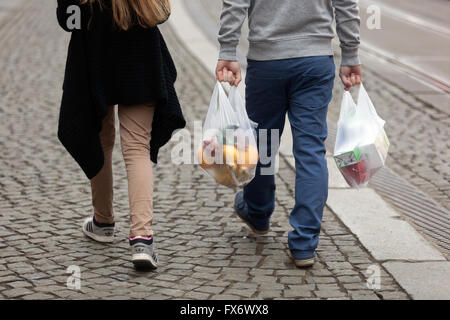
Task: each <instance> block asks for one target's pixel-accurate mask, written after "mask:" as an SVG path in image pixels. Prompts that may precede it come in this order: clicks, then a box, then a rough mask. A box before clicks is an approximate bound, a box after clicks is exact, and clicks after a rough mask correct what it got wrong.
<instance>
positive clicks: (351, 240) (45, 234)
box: [0, 1, 409, 299]
mask: <svg viewBox="0 0 450 320" xmlns="http://www.w3.org/2000/svg"><path fill="white" fill-rule="evenodd" d="M54 6H55V3H54V2H52V1H26V2H25V3H24V4H23V5H22V7H21V10H19V11H15V12H13V13H11V15H10V16H8V19H7V20H4V21H3V22H2V24H1V28H0V70H2V72H1V73H0V150H1V153H0V239H1V240H2V241H0V298H2V299H61V298H70V299H95V298H103V299H139V298H145V299H172V298H183V299H218V298H220V299H248V298H256V299H262V298H264V299H272V298H275V299H277V298H286V299H323V298H328V299H335V298H338V299H409V296H408V295H407V294H406V293H405V292H404V291H403V290H402V289H401V288H400V287H399V286H398V284H397V283H396V282H395V281H394V280H393V278H392V277H391V276H390V275H389V274H388V273H387V272H385V270H384V269H383V268H382V266H381V265H380V264H379V263H378V262H377V261H375V260H374V259H373V258H372V257H371V256H370V255H369V254H368V253H367V252H366V251H365V250H364V249H363V248H362V246H361V244H360V243H359V242H358V241H357V239H356V238H355V237H354V236H353V235H352V234H351V233H350V232H349V230H347V229H346V228H345V227H344V226H343V225H342V224H341V223H340V222H339V221H338V219H337V218H336V216H335V215H334V214H333V213H332V212H331V211H330V210H328V209H326V210H325V213H324V223H323V230H322V235H321V241H320V246H319V248H318V261H317V263H316V264H315V265H314V267H313V268H311V269H307V270H300V269H297V268H295V266H294V265H293V264H292V262H290V261H289V259H288V258H287V255H286V253H287V231H288V230H289V225H288V219H287V217H288V214H289V209H290V208H291V207H292V205H293V203H292V201H293V195H292V186H293V173H292V171H291V169H289V167H288V166H287V165H286V164H285V163H283V162H282V163H281V164H280V172H279V174H278V176H277V182H278V191H277V198H276V202H277V206H276V211H275V213H274V218H273V224H272V231H271V232H270V233H269V234H268V235H266V236H262V237H254V236H253V235H252V234H249V233H248V232H247V229H246V228H245V227H243V225H242V223H240V222H239V220H238V219H237V218H236V217H235V216H233V212H232V209H231V205H232V200H233V192H232V191H231V190H229V189H226V188H224V187H219V186H217V185H216V184H215V183H213V182H212V181H211V179H210V178H209V177H207V176H205V175H204V174H203V173H202V172H201V170H199V169H198V168H197V167H196V166H192V165H182V166H174V165H172V164H171V163H170V161H169V159H170V158H169V157H170V148H169V147H166V148H164V149H163V150H162V151H161V161H160V164H159V165H158V166H156V167H155V189H156V190H155V195H154V197H155V198H154V202H155V219H154V220H155V226H154V229H155V240H156V246H157V249H158V253H159V258H160V261H161V266H160V268H159V269H158V270H157V271H156V272H151V273H143V272H137V271H134V270H133V269H132V267H131V262H130V252H129V247H128V243H127V240H126V238H127V234H128V225H129V224H128V198H127V183H126V179H125V176H126V172H125V169H124V165H123V161H122V157H121V154H120V145H119V141H118V140H119V139H117V140H116V141H118V144H117V145H116V150H115V152H114V168H115V210H116V212H117V227H118V232H117V235H116V240H115V243H114V244H113V245H102V244H98V243H95V242H93V241H90V240H88V239H86V238H84V237H83V235H82V233H81V228H80V227H81V222H82V220H83V218H84V217H86V216H89V215H90V214H91V213H92V208H91V198H90V193H89V182H88V180H87V179H86V178H85V176H84V175H83V173H82V172H81V170H80V169H79V167H78V166H77V165H76V163H75V162H74V160H73V159H72V158H71V157H70V155H69V154H68V153H67V152H66V151H65V150H64V148H63V147H62V145H61V144H60V143H59V142H58V140H57V137H56V131H57V120H58V113H59V102H60V97H61V89H60V88H61V84H62V76H63V71H64V64H65V56H66V46H67V44H68V34H65V33H64V32H63V31H61V30H60V29H59V28H58V27H57V24H56V19H55V17H54V15H55V8H54ZM164 33H165V36H166V40H167V42H168V45H169V47H170V49H171V51H172V54H173V57H174V60H175V62H176V64H177V66H178V71H179V79H178V82H177V89H178V92H179V96H180V99H181V101H182V105H183V107H184V111H185V113H186V117H187V119H188V120H189V121H192V120H195V119H198V118H201V117H202V116H203V115H204V114H205V111H206V108H207V104H208V102H209V96H210V93H211V90H212V88H213V85H214V79H213V78H212V77H211V76H210V75H209V74H208V73H207V72H206V71H204V70H203V69H202V67H201V65H200V64H199V63H198V62H197V61H196V60H195V59H193V58H192V56H190V55H189V53H188V52H186V50H185V49H184V48H183V47H182V46H181V45H180V44H179V43H178V41H177V39H176V38H175V37H174V35H173V33H172V32H171V30H170V29H167V26H166V27H165V28H164ZM71 265H77V266H79V267H80V268H81V289H80V290H70V289H68V288H67V286H66V283H67V279H68V275H69V274H68V273H67V272H66V269H67V268H68V267H69V266H71ZM369 265H376V266H379V267H380V268H381V288H380V289H379V290H375V291H374V290H370V289H368V288H367V286H366V269H367V267H368V266H369Z"/></svg>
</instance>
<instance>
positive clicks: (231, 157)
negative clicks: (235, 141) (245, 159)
mask: <svg viewBox="0 0 450 320" xmlns="http://www.w3.org/2000/svg"><path fill="white" fill-rule="evenodd" d="M237 158H238V150H237V149H236V148H235V147H234V146H232V145H228V144H225V145H224V146H223V162H224V163H225V164H227V165H228V166H229V167H230V168H231V169H234V168H235V167H236V162H237Z"/></svg>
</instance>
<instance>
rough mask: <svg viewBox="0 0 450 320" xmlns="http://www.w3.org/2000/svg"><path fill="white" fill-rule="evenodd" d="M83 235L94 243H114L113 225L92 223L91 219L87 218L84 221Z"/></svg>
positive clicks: (92, 219)
mask: <svg viewBox="0 0 450 320" xmlns="http://www.w3.org/2000/svg"><path fill="white" fill-rule="evenodd" d="M83 233H84V234H85V235H86V237H89V238H91V239H93V240H95V241H98V242H103V243H112V242H113V241H114V223H112V224H104V223H99V222H97V221H94V218H93V217H89V218H86V220H84V223H83Z"/></svg>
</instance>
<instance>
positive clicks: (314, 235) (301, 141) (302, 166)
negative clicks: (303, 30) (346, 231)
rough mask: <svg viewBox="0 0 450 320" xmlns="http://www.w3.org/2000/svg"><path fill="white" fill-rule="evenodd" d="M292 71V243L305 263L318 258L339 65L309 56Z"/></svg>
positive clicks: (329, 60) (323, 58) (294, 65)
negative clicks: (330, 118) (329, 121)
mask: <svg viewBox="0 0 450 320" xmlns="http://www.w3.org/2000/svg"><path fill="white" fill-rule="evenodd" d="M291 70H292V78H291V82H290V89H289V111H288V114H289V120H290V123H291V128H292V136H293V153H294V157H295V167H296V179H295V206H294V208H293V210H292V212H291V215H290V219H289V220H290V224H291V226H292V227H293V228H294V230H292V231H291V232H289V235H288V239H289V240H288V241H289V248H290V250H291V252H292V254H293V256H294V258H295V259H298V260H304V259H309V258H312V257H314V252H315V249H316V248H317V245H318V241H319V233H320V228H321V223H322V215H323V208H324V206H325V202H326V200H327V196H328V169H327V162H326V158H325V153H326V149H325V139H326V137H327V122H326V117H327V110H328V104H329V102H330V100H331V97H332V90H333V83H334V73H335V66H334V62H333V57H332V56H320V57H306V58H299V59H296V61H295V62H293V63H292V66H291Z"/></svg>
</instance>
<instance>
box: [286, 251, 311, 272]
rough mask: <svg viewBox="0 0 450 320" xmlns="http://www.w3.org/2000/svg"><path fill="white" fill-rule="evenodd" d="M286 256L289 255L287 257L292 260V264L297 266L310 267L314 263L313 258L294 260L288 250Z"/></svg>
mask: <svg viewBox="0 0 450 320" xmlns="http://www.w3.org/2000/svg"><path fill="white" fill-rule="evenodd" d="M288 256H289V258H291V260H292V261H293V262H294V264H295V266H296V267H297V268H307V267H311V266H313V265H314V262H315V258H310V259H304V260H296V259H295V258H294V256H293V255H292V253H291V252H290V251H289V252H288Z"/></svg>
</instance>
